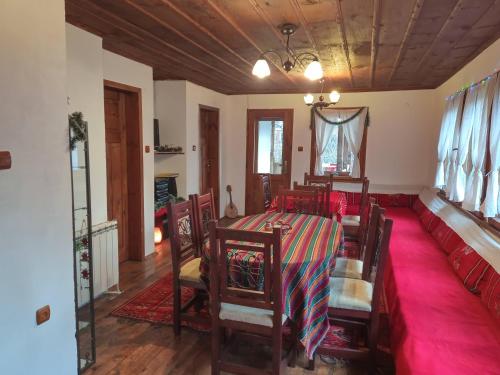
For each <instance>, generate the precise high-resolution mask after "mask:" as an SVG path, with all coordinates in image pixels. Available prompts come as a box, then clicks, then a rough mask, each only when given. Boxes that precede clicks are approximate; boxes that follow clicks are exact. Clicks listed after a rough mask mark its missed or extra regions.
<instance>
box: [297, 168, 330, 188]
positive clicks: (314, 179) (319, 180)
mask: <svg viewBox="0 0 500 375" xmlns="http://www.w3.org/2000/svg"><path fill="white" fill-rule="evenodd" d="M326 184H330V187H331V188H332V189H333V175H332V174H331V173H330V174H327V175H324V176H315V175H310V174H309V173H307V172H306V173H304V185H316V186H324V185H326Z"/></svg>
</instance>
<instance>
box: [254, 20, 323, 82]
mask: <svg viewBox="0 0 500 375" xmlns="http://www.w3.org/2000/svg"><path fill="white" fill-rule="evenodd" d="M280 30H281V33H282V34H283V35H285V36H286V48H285V52H286V56H285V59H286V60H284V59H283V57H281V55H280V54H279V53H278V52H276V51H275V50H268V51H265V52H263V53H262V54H261V55H260V57H259V59H258V60H257V62H256V63H255V65H254V66H253V69H252V74H253V75H254V76H257V77H259V78H265V77H267V76H269V75H270V74H271V69H269V64H268V62H267V60H266V58H265V57H266V55H274V56H277V57H278V58H279V60H280V62H281V66H282V67H283V69H284V70H285V71H286V72H287V73H288V72H289V71H291V70H292V69H293V68H295V65H296V64H297V62H298V63H299V64H300V65H305V64H304V63H305V62H309V63H308V65H307V67H306V69H305V71H304V76H305V77H306V78H308V79H310V80H311V81H315V80H318V79H321V78H323V68H322V67H321V64H320V62H319V59H318V57H317V56H316V55H314V54H312V53H310V52H304V53H301V54H299V55H297V56H295V54H294V52H293V51H292V49H291V48H290V36H292V35H293V34H295V31H297V26H296V25H294V24H292V23H285V24H284V25H282V26H281V27H280Z"/></svg>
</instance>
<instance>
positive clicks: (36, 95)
mask: <svg viewBox="0 0 500 375" xmlns="http://www.w3.org/2000/svg"><path fill="white" fill-rule="evenodd" d="M0 46H1V49H2V51H3V52H2V58H1V59H0V82H1V85H0V150H9V151H10V152H11V154H12V159H13V161H12V169H11V170H8V171H0V213H1V214H0V252H1V257H2V259H1V262H0V275H1V280H2V282H1V283H0V300H1V308H0V321H1V322H2V323H1V329H0V331H1V339H0V373H1V374H9V375H17V374H19V375H24V374H42V375H44V374H47V375H49V374H50V375H51V374H65V375H66V374H76V368H77V359H76V341H75V303H74V290H73V287H74V286H73V285H74V284H73V240H72V223H71V221H72V219H71V180H70V164H69V147H68V120H67V104H66V77H65V71H66V48H65V24H64V1H63V0H50V1H27V0H24V1H21V0H18V1H1V2H0ZM47 304H48V305H50V306H51V318H50V320H49V321H48V322H46V323H45V324H43V325H41V326H37V325H36V322H35V311H36V310H37V309H38V308H40V307H42V306H44V305H47Z"/></svg>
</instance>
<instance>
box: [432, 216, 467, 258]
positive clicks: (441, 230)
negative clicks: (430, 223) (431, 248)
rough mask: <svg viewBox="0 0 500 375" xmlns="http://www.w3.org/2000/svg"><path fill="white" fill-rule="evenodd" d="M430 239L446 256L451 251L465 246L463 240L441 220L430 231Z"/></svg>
mask: <svg viewBox="0 0 500 375" xmlns="http://www.w3.org/2000/svg"><path fill="white" fill-rule="evenodd" d="M432 237H434V239H435V240H436V241H437V243H438V244H439V246H440V248H441V250H443V251H444V252H445V253H446V254H451V253H452V252H453V251H455V250H457V249H461V248H463V247H464V246H466V244H465V242H464V240H462V238H460V236H459V235H458V234H457V233H455V231H454V230H453V229H451V228H450V227H449V226H448V225H446V223H445V222H444V221H442V220H441V221H440V222H439V224H438V225H436V227H435V228H434V230H433V231H432Z"/></svg>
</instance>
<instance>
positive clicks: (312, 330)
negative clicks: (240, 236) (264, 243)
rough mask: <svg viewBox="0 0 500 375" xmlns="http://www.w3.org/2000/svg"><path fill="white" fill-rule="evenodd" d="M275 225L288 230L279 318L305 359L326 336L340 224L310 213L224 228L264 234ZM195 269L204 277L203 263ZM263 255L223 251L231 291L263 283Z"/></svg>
mask: <svg viewBox="0 0 500 375" xmlns="http://www.w3.org/2000/svg"><path fill="white" fill-rule="evenodd" d="M277 223H279V224H280V225H286V226H289V228H290V229H289V230H287V231H286V232H285V233H284V234H282V243H281V256H282V259H281V262H282V263H281V267H282V288H283V293H282V296H283V301H282V303H283V314H285V315H286V316H287V317H288V318H289V319H290V320H292V321H293V322H295V323H296V325H297V328H298V339H299V340H300V342H301V343H302V345H303V346H304V348H305V352H306V354H307V355H308V357H309V358H311V356H312V355H313V353H314V351H315V349H316V347H317V346H318V345H319V344H320V343H321V341H322V339H323V337H324V336H325V335H326V333H327V332H328V327H329V323H328V299H329V295H330V289H329V277H330V274H331V272H332V271H333V268H334V266H335V256H336V254H337V252H338V251H339V249H340V248H341V247H342V246H343V230H342V224H340V223H339V222H338V221H337V220H335V219H330V218H326V217H323V216H316V215H305V214H297V213H285V212H266V213H263V214H258V215H251V216H246V217H243V218H241V219H239V220H237V221H236V222H234V223H233V224H231V225H230V226H229V227H230V228H234V229H241V230H250V231H266V230H268V228H266V225H267V226H269V225H270V224H271V225H275V224H277ZM203 258H205V260H203V259H202V265H201V266H200V271H201V272H202V275H203V274H205V277H204V279H206V277H207V276H208V272H209V270H208V259H207V257H206V256H205V257H203ZM263 261H264V260H263V256H262V254H261V253H255V252H251V251H245V250H229V251H228V265H229V273H228V276H229V278H230V282H231V283H233V284H234V285H235V286H237V287H243V288H254V287H256V286H257V287H258V286H259V285H263Z"/></svg>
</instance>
